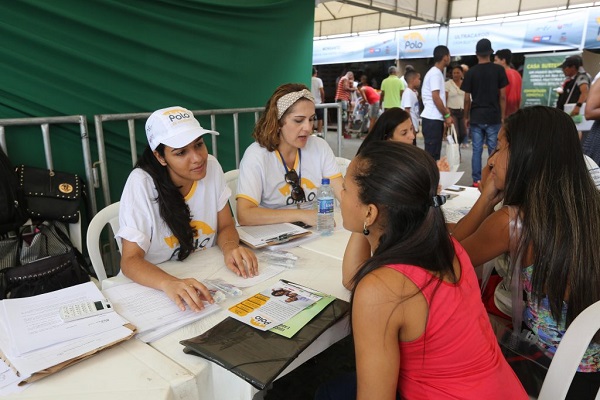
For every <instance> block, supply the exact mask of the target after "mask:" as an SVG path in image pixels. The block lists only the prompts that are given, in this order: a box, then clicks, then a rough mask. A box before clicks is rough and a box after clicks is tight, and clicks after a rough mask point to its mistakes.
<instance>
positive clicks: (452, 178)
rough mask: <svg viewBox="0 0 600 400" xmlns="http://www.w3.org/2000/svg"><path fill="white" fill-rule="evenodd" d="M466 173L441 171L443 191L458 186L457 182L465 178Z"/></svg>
mask: <svg viewBox="0 0 600 400" xmlns="http://www.w3.org/2000/svg"><path fill="white" fill-rule="evenodd" d="M464 173H465V172H464V171H458V172H447V171H440V186H441V187H442V190H444V189H446V188H447V187H448V186H452V185H454V184H456V182H458V180H459V179H460V178H461V177H462V176H463V174H464Z"/></svg>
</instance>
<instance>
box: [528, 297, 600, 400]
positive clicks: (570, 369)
mask: <svg viewBox="0 0 600 400" xmlns="http://www.w3.org/2000/svg"><path fill="white" fill-rule="evenodd" d="M599 329H600V301H598V302H596V303H594V304H592V305H591V306H589V307H588V308H586V309H585V310H583V312H582V313H581V314H579V315H578V316H577V318H575V320H574V321H573V322H572V323H571V325H569V328H568V329H567V331H566V332H565V335H564V336H563V338H562V339H561V341H560V344H559V345H558V348H557V349H556V354H554V357H553V358H552V362H551V363H550V368H548V373H547V374H546V377H545V378H544V383H543V385H542V390H541V391H540V395H539V396H538V400H550V399H552V400H561V399H564V398H565V397H566V396H567V392H568V391H569V386H571V381H572V380H573V377H574V376H575V372H576V371H577V367H579V364H580V363H581V359H582V358H583V354H584V353H585V351H586V349H587V348H588V346H589V344H590V342H591V341H592V338H593V337H594V335H595V334H596V332H598V330H599ZM596 399H600V391H599V392H598V395H597V396H596Z"/></svg>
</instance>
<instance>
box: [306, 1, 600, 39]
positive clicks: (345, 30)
mask: <svg viewBox="0 0 600 400" xmlns="http://www.w3.org/2000/svg"><path fill="white" fill-rule="evenodd" d="M315 3H316V8H315V22H314V37H326V36H336V35H350V34H356V33H359V32H372V31H373V32H380V31H386V30H396V29H403V28H404V29H408V28H416V27H422V26H424V25H425V26H426V25H432V24H435V25H448V24H449V23H452V24H453V23H460V22H471V21H475V20H485V19H486V18H490V17H492V16H516V15H523V14H528V13H531V12H534V11H535V12H537V11H560V10H565V9H572V8H579V7H592V6H598V5H600V1H596V2H591V1H589V0H502V1H493V0H345V1H327V0H316V2H315Z"/></svg>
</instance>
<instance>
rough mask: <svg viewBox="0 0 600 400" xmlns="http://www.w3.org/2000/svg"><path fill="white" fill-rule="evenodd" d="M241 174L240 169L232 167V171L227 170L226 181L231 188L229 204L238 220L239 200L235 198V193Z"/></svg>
mask: <svg viewBox="0 0 600 400" xmlns="http://www.w3.org/2000/svg"><path fill="white" fill-rule="evenodd" d="M239 176H240V170H239V169H232V170H231V171H227V172H225V182H226V183H227V186H229V189H231V196H229V205H230V206H231V212H232V213H233V218H234V219H235V221H236V222H237V213H236V207H237V202H236V200H235V195H236V194H237V184H238V177H239Z"/></svg>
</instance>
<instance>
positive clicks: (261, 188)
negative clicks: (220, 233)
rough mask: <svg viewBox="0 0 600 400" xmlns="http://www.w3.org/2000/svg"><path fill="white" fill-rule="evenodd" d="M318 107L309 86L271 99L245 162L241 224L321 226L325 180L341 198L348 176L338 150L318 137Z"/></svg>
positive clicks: (288, 87) (286, 88) (291, 86)
mask: <svg viewBox="0 0 600 400" xmlns="http://www.w3.org/2000/svg"><path fill="white" fill-rule="evenodd" d="M315 118H316V114H315V103H314V98H313V96H312V94H311V93H310V90H308V88H307V87H306V86H305V85H302V84H297V83H287V84H284V85H281V86H279V87H278V88H277V89H276V90H275V93H273V95H272V96H271V98H270V99H269V101H267V105H266V107H265V111H264V113H263V114H262V115H261V117H260V119H259V120H258V122H257V124H256V127H255V128H254V132H253V134H252V136H253V137H254V139H255V140H256V142H255V143H253V144H251V145H250V146H249V147H248V148H247V149H246V152H245V153H244V157H243V158H242V161H241V163H240V176H239V180H238V191H237V196H236V199H237V217H238V221H239V223H240V224H241V225H263V224H275V223H281V222H296V221H300V222H302V223H304V224H306V225H311V226H314V225H316V224H317V211H316V208H315V207H314V205H313V201H315V200H316V196H317V189H318V187H319V186H320V184H321V179H322V178H329V180H330V183H331V187H332V188H333V192H334V194H335V196H336V198H338V199H339V198H340V193H341V189H342V174H341V173H340V171H339V168H338V166H337V163H336V160H335V155H334V154H333V151H332V150H331V148H330V147H329V145H328V144H327V142H325V141H324V140H323V139H321V138H318V137H315V136H312V135H311V134H312V130H313V121H314V120H315Z"/></svg>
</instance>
